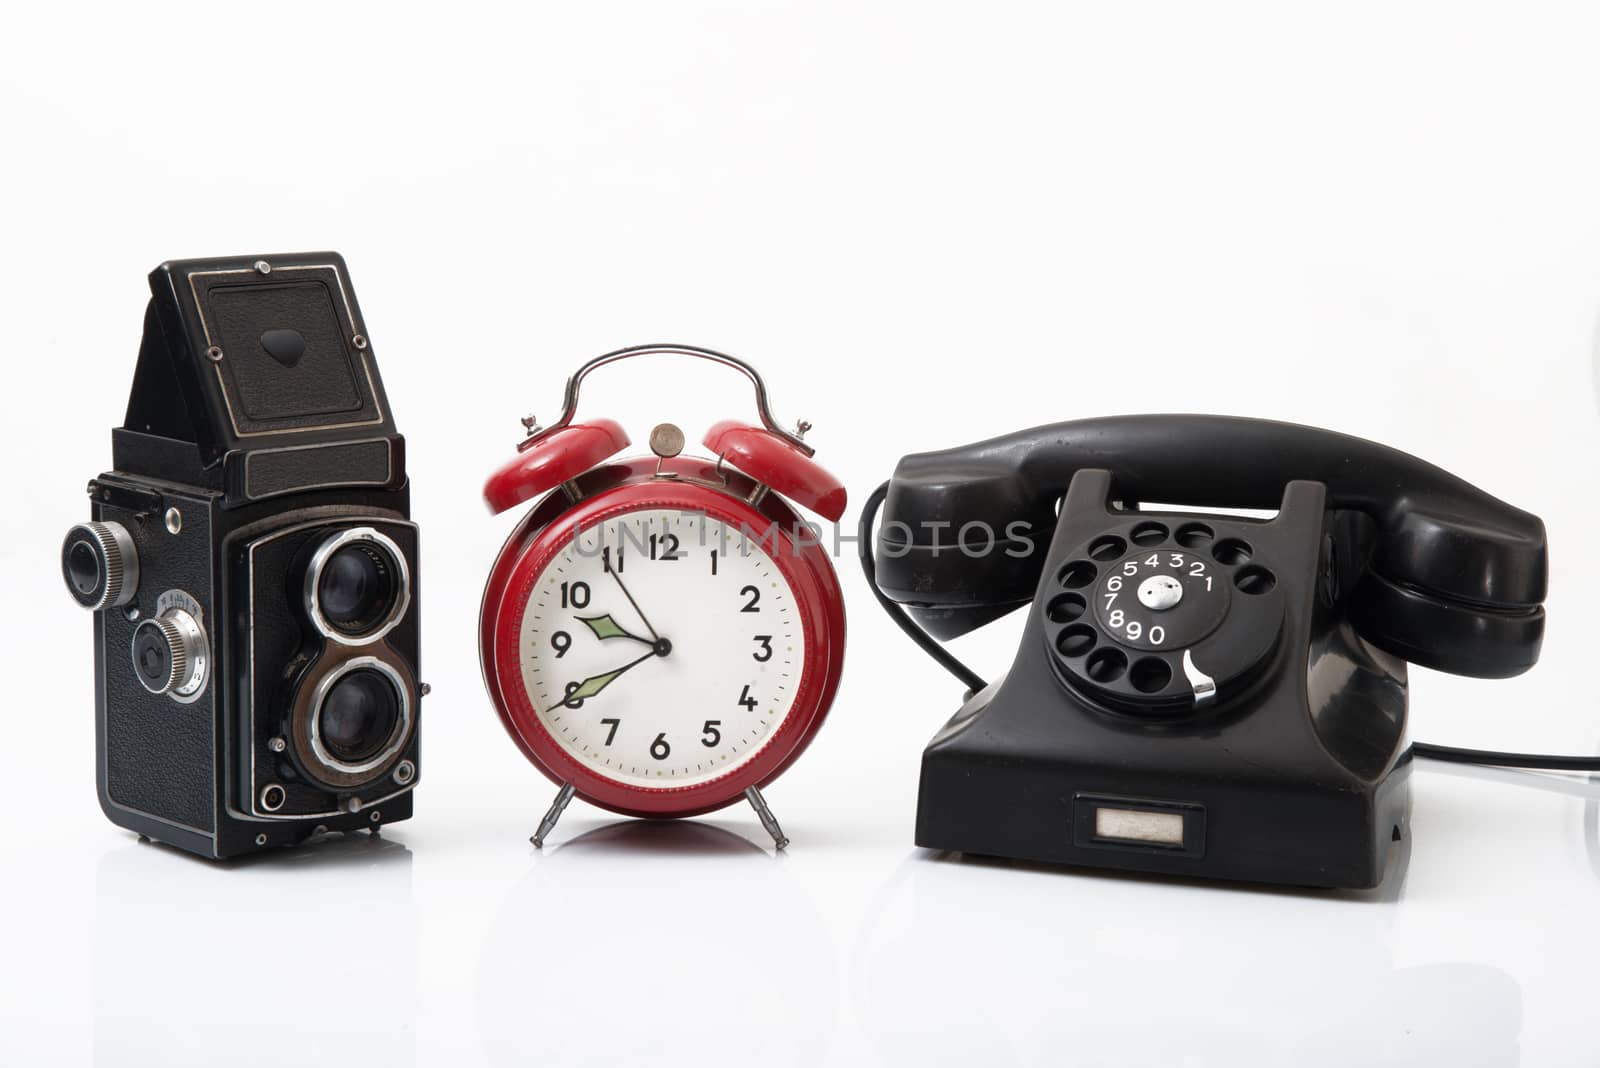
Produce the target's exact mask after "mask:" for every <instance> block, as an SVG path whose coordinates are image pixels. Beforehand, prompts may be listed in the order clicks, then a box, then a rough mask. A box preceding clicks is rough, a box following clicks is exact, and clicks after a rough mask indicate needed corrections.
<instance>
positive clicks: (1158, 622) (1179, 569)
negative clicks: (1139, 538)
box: [1094, 548, 1229, 651]
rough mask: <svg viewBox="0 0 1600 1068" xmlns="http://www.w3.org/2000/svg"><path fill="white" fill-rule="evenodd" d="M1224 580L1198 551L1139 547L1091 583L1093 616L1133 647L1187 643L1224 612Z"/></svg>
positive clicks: (1160, 647) (1155, 648)
mask: <svg viewBox="0 0 1600 1068" xmlns="http://www.w3.org/2000/svg"><path fill="white" fill-rule="evenodd" d="M1228 599H1229V579H1228V577H1227V576H1226V575H1224V574H1221V573H1220V571H1219V569H1218V568H1217V566H1216V565H1215V564H1214V563H1213V562H1212V561H1211V560H1209V559H1207V558H1206V557H1204V556H1201V555H1200V554H1198V553H1192V552H1186V551H1184V550H1181V549H1171V548H1160V549H1143V550H1141V551H1139V552H1135V553H1132V554H1130V555H1128V556H1125V557H1123V558H1122V559H1121V560H1119V561H1117V562H1116V563H1115V564H1113V565H1112V566H1111V567H1109V568H1108V569H1107V570H1106V572H1105V573H1104V576H1103V577H1102V578H1101V579H1100V581H1099V582H1098V583H1097V584H1096V586H1095V594H1094V612H1095V618H1096V619H1097V620H1098V621H1099V623H1100V626H1101V627H1102V628H1104V630H1105V631H1106V633H1107V634H1109V635H1110V636H1111V637H1112V638H1115V639H1116V640H1117V641H1118V642H1119V643H1121V644H1122V645H1125V646H1128V647H1129V648H1133V649H1142V650H1152V651H1160V650H1166V649H1173V648H1182V647H1184V646H1188V645H1193V644H1194V643H1195V642H1197V641H1199V640H1200V639H1201V638H1203V637H1205V636H1206V635H1207V634H1209V633H1210V632H1211V631H1212V630H1214V629H1215V628H1216V626H1217V624H1219V623H1220V622H1222V619H1223V617H1224V616H1226V615H1227V614H1228Z"/></svg>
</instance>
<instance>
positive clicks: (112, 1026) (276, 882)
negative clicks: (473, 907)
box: [94, 834, 418, 1068]
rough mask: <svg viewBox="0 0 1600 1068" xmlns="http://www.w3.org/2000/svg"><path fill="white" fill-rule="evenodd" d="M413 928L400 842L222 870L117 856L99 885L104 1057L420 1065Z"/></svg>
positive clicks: (321, 850)
mask: <svg viewBox="0 0 1600 1068" xmlns="http://www.w3.org/2000/svg"><path fill="white" fill-rule="evenodd" d="M417 926H418V924H417V910H416V905H415V903H414V901H413V898H412V885H411V852H410V850H408V849H407V848H406V847H405V846H404V845H401V844H400V843H398V842H394V841H391V840H389V839H385V838H380V837H376V836H371V835H367V834H351V835H335V836H331V837H330V838H329V839H327V840H325V841H320V842H315V843H312V844H309V845H306V846H302V847H300V848H297V849H287V850H277V851H274V852H271V853H262V854H256V855H254V856H251V857H247V858H242V859H241V860H238V861H233V862H224V863H216V862H212V861H205V860H201V859H199V858H195V857H191V856H189V855H188V854H185V853H181V852H179V851H177V850H174V849H170V848H168V847H165V846H160V845H156V844H154V843H148V842H136V843H130V844H128V845H126V846H122V847H119V848H116V849H112V850H110V851H108V852H107V853H106V854H105V855H104V856H103V857H102V858H101V860H100V863H99V866H98V869H97V872H96V880H95V932H94V939H95V941H94V946H95V976H94V1019H95V1034H94V1056H95V1063H96V1064H101V1065H124V1064H201V1063H211V1064H228V1065H258V1064H259V1065H272V1066H274V1068H282V1066H283V1065H285V1064H331V1063H349V1064H373V1065H385V1066H389V1065H412V1064H415V1063H416V1034H415V1023H414V1022H415V1020H416V1014H417V1001H418V995H417V968H418V956H417V953H418V945H417V941H418V940H417ZM276 1029H282V1030H283V1031H285V1032H287V1033H291V1034H293V1036H294V1039H293V1048H292V1049H287V1048H284V1047H283V1046H282V1045H281V1044H280V1043H279V1042H276V1041H274V1038H273V1036H274V1033H275V1030H276Z"/></svg>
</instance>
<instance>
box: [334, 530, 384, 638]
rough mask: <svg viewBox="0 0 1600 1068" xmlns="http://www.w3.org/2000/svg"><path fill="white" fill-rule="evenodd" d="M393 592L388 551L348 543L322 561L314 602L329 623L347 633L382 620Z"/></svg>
mask: <svg viewBox="0 0 1600 1068" xmlns="http://www.w3.org/2000/svg"><path fill="white" fill-rule="evenodd" d="M397 592H398V591H397V590H396V585H395V568H394V562H393V561H392V560H390V559H389V558H388V554H387V553H385V552H384V551H383V550H382V549H379V548H376V547H375V546H372V545H366V544H351V545H346V546H343V547H342V548H340V549H339V550H338V551H337V552H335V553H334V554H333V555H332V556H331V557H329V558H328V562H327V563H326V564H325V565H323V568H322V578H321V579H320V580H319V581H318V583H317V603H318V605H319V606H320V607H321V609H322V616H323V618H324V619H326V620H327V621H328V622H329V623H331V624H333V625H334V626H335V627H337V628H339V629H340V630H342V631H344V632H345V633H347V634H360V633H361V632H363V631H367V630H371V629H372V628H373V627H374V626H376V625H377V624H379V623H381V622H383V620H384V617H386V616H387V615H388V614H389V611H390V609H392V608H393V607H394V601H395V595H396V593H397Z"/></svg>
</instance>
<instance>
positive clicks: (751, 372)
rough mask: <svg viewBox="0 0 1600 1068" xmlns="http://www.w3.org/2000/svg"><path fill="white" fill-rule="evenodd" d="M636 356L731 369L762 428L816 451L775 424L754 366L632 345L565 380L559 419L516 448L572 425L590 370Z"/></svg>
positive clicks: (694, 349) (708, 354)
mask: <svg viewBox="0 0 1600 1068" xmlns="http://www.w3.org/2000/svg"><path fill="white" fill-rule="evenodd" d="M635 356H692V357H695V358H697V359H701V360H710V361H712V362H713V363H720V364H722V365H723V366H725V367H731V368H733V369H734V370H736V371H738V372H740V373H741V374H743V375H744V376H745V377H746V378H748V379H749V380H750V384H751V385H752V386H754V387H755V391H756V414H758V415H759V416H760V417H761V425H762V426H764V427H766V429H767V430H769V431H771V432H772V433H773V434H776V435H777V436H778V437H779V438H781V439H783V440H784V441H786V442H788V443H789V444H790V445H792V446H794V447H795V448H796V449H798V450H800V452H801V453H803V454H804V455H806V456H811V455H812V454H813V453H814V452H815V450H814V449H812V448H811V446H809V445H807V444H806V443H805V442H804V441H803V440H801V438H800V436H799V435H798V434H796V433H794V432H793V431H791V430H785V429H784V428H783V427H782V426H780V425H779V424H778V421H777V419H775V418H774V417H773V415H772V408H771V406H770V405H769V404H768V402H767V384H766V383H765V382H763V381H762V379H761V374H760V372H758V371H757V370H756V369H755V368H754V367H752V366H750V365H749V364H748V363H745V362H744V361H743V360H741V359H739V358H738V357H737V356H729V355H728V354H727V353H725V352H717V351H716V350H714V349H703V348H700V347H698V346H696V345H670V344H656V345H633V346H631V347H629V348H625V349H617V350H615V351H613V352H607V353H605V354H604V355H601V356H596V357H595V358H594V359H592V360H590V361H589V362H588V363H585V364H584V365H583V366H582V367H580V368H578V369H577V370H576V371H574V372H573V374H572V377H571V378H568V379H567V390H566V395H565V397H564V398H563V400H562V404H561V417H560V418H558V419H557V420H556V421H555V422H554V423H551V424H550V425H549V426H547V427H543V428H541V429H537V430H535V431H534V432H533V433H532V434H530V435H529V436H528V437H527V438H526V439H525V440H524V441H523V442H522V443H521V444H520V445H519V446H518V448H519V449H528V448H531V447H532V446H533V445H535V444H536V443H538V442H539V441H541V440H543V439H544V438H545V437H547V436H548V435H550V434H553V433H555V432H556V431H558V430H561V429H563V428H565V427H566V426H567V425H568V424H570V423H571V422H572V417H573V416H574V415H575V414H577V410H578V389H579V387H580V386H582V385H583V380H584V378H586V377H587V376H588V375H589V373H590V372H591V371H595V370H598V369H599V368H601V367H604V366H605V365H606V364H610V363H616V362H618V361H619V360H627V359H632V358H633V357H635Z"/></svg>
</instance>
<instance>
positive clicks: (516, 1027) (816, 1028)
mask: <svg viewBox="0 0 1600 1068" xmlns="http://www.w3.org/2000/svg"><path fill="white" fill-rule="evenodd" d="M530 862H531V870H530V871H529V872H528V874H527V875H526V876H525V877H524V878H523V879H522V880H521V881H520V882H519V883H517V884H516V885H515V886H513V887H512V888H511V889H510V891H509V892H508V893H506V895H505V896H504V899H503V900H502V901H501V902H500V903H499V906H498V908H497V909H496V910H495V911H494V913H493V916H492V919H491V921H490V923H489V924H488V927H487V929H486V931H485V933H484V938H483V945H482V949H481V951H480V955H479V960H478V984H477V1009H478V1022H479V1031H480V1034H481V1037H482V1043H483V1049H484V1050H485V1051H486V1053H487V1055H488V1058H489V1060H490V1062H491V1063H493V1064H496V1065H507V1066H510V1065H518V1066H521V1065H525V1064H532V1063H539V1064H589V1063H596V1064H599V1063H606V1064H651V1065H677V1064H682V1065H695V1066H697V1068H703V1066H704V1065H706V1064H715V1063H740V1064H751V1065H763V1066H772V1068H779V1066H784V1065H810V1064H816V1063H818V1062H820V1061H821V1060H822V1058H823V1052H824V1050H825V1049H826V1047H827V1042H828V1037H829V1032H830V1031H831V1030H832V1029H833V1024H834V1016H835V1005H836V1004H837V1001H838V989H837V987H838V960H837V953H836V947H835V946H834V944H833V942H832V940H831V939H830V938H829V936H828V934H827V931H826V930H825V928H824V926H823V924H822V923H821V920H820V918H819V916H818V914H817V912H816V909H815V907H814V906H813V904H812V903H811V901H810V900H809V898H808V897H807V896H806V893H805V891H804V890H803V888H802V887H800V886H799V885H797V884H796V882H795V879H794V877H793V876H792V874H791V872H790V865H789V864H787V863H773V858H772V855H771V853H770V852H769V851H768V850H765V849H762V848H761V847H759V846H757V845H755V844H754V843H753V842H752V841H751V840H749V839H746V838H744V837H742V836H740V835H738V834H735V833H733V832H731V831H728V830H725V829H723V828H721V827H717V826H714V825H712V824H708V823H705V822H703V821H699V820H672V821H660V820H624V821H621V822H618V823H611V824H607V825H605V826H602V827H599V828H596V829H594V830H591V831H587V832H585V833H583V834H580V835H578V836H577V837H575V838H573V839H571V840H569V841H567V842H566V843H565V844H563V845H559V846H556V847H555V848H551V847H549V846H547V847H546V849H545V851H544V853H543V854H535V855H534V856H532V857H531V858H530Z"/></svg>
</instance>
